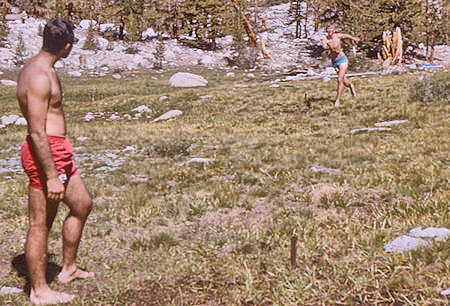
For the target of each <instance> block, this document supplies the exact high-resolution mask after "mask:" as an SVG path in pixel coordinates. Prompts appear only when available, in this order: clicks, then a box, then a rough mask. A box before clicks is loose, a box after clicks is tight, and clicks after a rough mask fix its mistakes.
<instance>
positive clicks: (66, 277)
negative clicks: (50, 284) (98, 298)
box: [58, 267, 95, 284]
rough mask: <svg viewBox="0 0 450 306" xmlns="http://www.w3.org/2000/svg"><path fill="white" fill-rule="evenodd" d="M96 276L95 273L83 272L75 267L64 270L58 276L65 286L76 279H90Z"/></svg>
mask: <svg viewBox="0 0 450 306" xmlns="http://www.w3.org/2000/svg"><path fill="white" fill-rule="evenodd" d="M94 275H95V274H94V272H87V271H83V270H81V269H80V268H78V267H75V268H74V269H64V268H63V270H62V271H61V272H60V273H59V274H58V280H59V281H60V282H61V283H63V284H65V283H68V282H71V281H73V280H74V279H76V278H82V279H84V278H89V277H93V276H94Z"/></svg>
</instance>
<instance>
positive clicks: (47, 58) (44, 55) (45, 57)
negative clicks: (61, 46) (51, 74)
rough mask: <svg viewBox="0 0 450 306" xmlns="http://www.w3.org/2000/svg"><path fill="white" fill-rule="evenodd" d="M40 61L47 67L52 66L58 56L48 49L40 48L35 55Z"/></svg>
mask: <svg viewBox="0 0 450 306" xmlns="http://www.w3.org/2000/svg"><path fill="white" fill-rule="evenodd" d="M36 57H37V58H38V59H39V61H40V62H42V63H43V64H44V65H45V66H47V67H49V68H53V67H54V65H55V63H56V62H57V61H58V60H59V56H57V55H55V54H52V53H50V52H48V51H45V50H42V49H41V51H39V53H38V54H37V56H36Z"/></svg>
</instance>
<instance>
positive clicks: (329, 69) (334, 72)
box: [323, 67, 336, 74]
mask: <svg viewBox="0 0 450 306" xmlns="http://www.w3.org/2000/svg"><path fill="white" fill-rule="evenodd" d="M323 74H336V70H334V68H333V67H327V68H325V70H324V71H323Z"/></svg>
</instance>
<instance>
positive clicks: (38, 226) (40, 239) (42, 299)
mask: <svg viewBox="0 0 450 306" xmlns="http://www.w3.org/2000/svg"><path fill="white" fill-rule="evenodd" d="M57 206H58V203H56V202H52V201H48V200H47V198H46V196H45V194H44V191H42V190H40V189H35V188H31V187H30V188H29V192H28V209H29V218H30V228H29V230H28V235H27V241H26V244H25V258H26V261H27V267H28V273H29V277H30V283H31V293H30V299H31V302H33V303H34V304H56V303H67V302H69V301H71V300H72V299H74V298H75V296H74V295H72V294H68V293H64V292H58V291H54V290H52V289H50V287H49V285H48V284H47V280H46V277H45V271H46V268H47V238H48V232H49V228H50V227H51V224H52V223H53V219H54V216H55V215H56V209H57Z"/></svg>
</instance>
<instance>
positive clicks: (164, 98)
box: [159, 96, 169, 102]
mask: <svg viewBox="0 0 450 306" xmlns="http://www.w3.org/2000/svg"><path fill="white" fill-rule="evenodd" d="M168 98H169V97H167V96H161V97H159V102H161V101H164V100H167V99H168Z"/></svg>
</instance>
